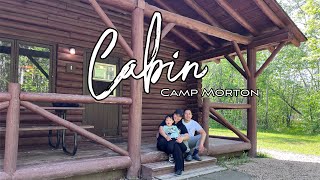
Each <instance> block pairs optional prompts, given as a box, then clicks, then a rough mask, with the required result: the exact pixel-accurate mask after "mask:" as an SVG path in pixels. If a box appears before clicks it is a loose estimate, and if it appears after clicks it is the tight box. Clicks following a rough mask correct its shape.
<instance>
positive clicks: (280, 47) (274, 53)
mask: <svg viewBox="0 0 320 180" xmlns="http://www.w3.org/2000/svg"><path fill="white" fill-rule="evenodd" d="M285 44H286V42H285V41H283V42H281V43H280V44H279V45H278V46H277V48H276V49H275V50H274V51H273V52H272V54H271V55H270V56H269V57H268V59H267V60H266V61H265V62H264V63H263V65H262V66H261V67H260V69H259V70H258V71H257V72H256V73H255V75H254V77H255V78H256V77H258V76H259V75H260V74H261V73H262V72H263V70H264V69H265V68H266V67H267V66H268V64H270V63H271V61H272V60H273V59H274V58H275V56H276V55H277V54H278V52H279V51H280V50H281V49H282V48H283V46H284V45H285Z"/></svg>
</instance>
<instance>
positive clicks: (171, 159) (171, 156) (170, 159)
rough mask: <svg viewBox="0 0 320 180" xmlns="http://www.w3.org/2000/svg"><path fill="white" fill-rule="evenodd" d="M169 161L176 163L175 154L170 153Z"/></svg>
mask: <svg viewBox="0 0 320 180" xmlns="http://www.w3.org/2000/svg"><path fill="white" fill-rule="evenodd" d="M169 162H171V163H174V159H173V155H172V154H169Z"/></svg>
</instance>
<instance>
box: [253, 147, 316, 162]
mask: <svg viewBox="0 0 320 180" xmlns="http://www.w3.org/2000/svg"><path fill="white" fill-rule="evenodd" d="M319 151H320V149H319ZM259 152H262V153H265V154H268V155H269V156H271V157H272V158H274V159H279V160H287V161H299V162H314V163H320V156H313V155H304V154H296V153H291V152H284V151H276V150H270V149H259Z"/></svg>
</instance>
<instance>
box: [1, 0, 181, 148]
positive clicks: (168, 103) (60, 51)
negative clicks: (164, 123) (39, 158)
mask: <svg viewBox="0 0 320 180" xmlns="http://www.w3.org/2000/svg"><path fill="white" fill-rule="evenodd" d="M102 7H103V8H104V9H105V11H106V14H107V15H108V16H109V17H110V19H111V20H112V22H113V23H114V24H115V26H116V28H117V29H118V30H119V32H120V33H121V35H122V36H123V37H124V38H125V39H126V41H127V42H128V44H129V45H130V44H131V42H130V39H131V13H128V12H124V11H121V10H118V9H115V8H112V7H109V6H108V7H106V6H105V5H103V6H102ZM26 9H27V11H26ZM148 23H149V22H147V21H146V24H145V33H146V31H147V29H148ZM0 26H1V28H0V37H11V36H12V37H13V38H17V39H23V40H26V41H31V42H38V43H44V44H54V45H56V47H57V54H56V55H55V56H56V60H57V62H56V63H57V64H56V67H57V69H56V85H55V91H56V92H57V93H72V94H83V75H82V74H83V72H82V70H83V69H82V68H83V61H84V59H85V58H84V56H85V52H91V51H92V48H93V47H94V45H95V43H96V41H97V40H98V38H99V36H100V34H101V33H102V32H103V31H104V30H105V29H106V28H107V27H106V26H105V24H104V23H103V22H102V20H101V19H100V18H99V17H98V15H97V14H96V12H95V11H94V10H93V9H92V8H91V6H90V5H89V4H88V2H87V1H82V0H81V1H80V0H72V1H71V0H59V1H49V0H28V1H19V0H12V1H7V0H0ZM106 42H107V41H106ZM105 44H107V43H105ZM70 47H75V48H76V55H70V54H69V52H68V49H69V48H70ZM178 49H180V50H181V52H180V58H179V59H178V60H175V61H176V65H175V66H176V67H175V69H174V70H173V73H174V74H175V73H176V72H178V71H179V69H180V68H181V67H182V65H183V63H184V61H185V60H186V52H184V51H183V49H181V47H178V46H177V45H176V43H175V42H173V41H170V40H169V39H168V38H164V39H163V40H162V42H161V49H160V53H159V56H158V58H161V59H163V60H164V61H168V60H171V59H172V54H173V53H174V51H175V50H178ZM112 53H113V55H114V56H117V57H120V58H121V59H122V60H123V63H125V62H126V61H127V60H128V59H129V57H128V56H127V55H126V54H125V52H124V51H123V50H122V48H121V47H120V45H119V43H118V44H117V46H116V48H115V49H114V51H113V52H112ZM68 63H73V64H74V65H75V67H76V70H75V71H74V72H73V73H68V72H66V64H68ZM165 75H166V72H165V71H164V72H163V76H162V77H161V79H160V80H159V82H158V84H156V85H151V93H150V94H145V93H144V94H143V111H142V113H143V115H142V130H143V132H142V137H154V135H155V134H156V132H157V126H158V124H159V123H160V122H161V120H162V119H163V117H164V115H165V114H169V113H172V112H173V111H174V109H176V108H185V107H186V98H184V97H170V98H167V97H161V95H160V90H161V89H162V88H170V89H177V90H178V89H186V83H185V82H181V81H180V82H179V81H177V82H175V83H170V82H168V81H167V79H166V76H165ZM122 84H123V88H122V89H123V91H122V93H123V96H125V97H129V95H130V83H129V80H126V81H123V83H122ZM128 112H129V110H128V106H123V114H122V124H121V125H122V135H123V136H124V137H126V136H127V129H128V126H127V125H128V119H129V118H128ZM68 120H70V121H72V122H75V123H77V124H81V122H82V112H79V111H70V114H69V115H68ZM21 123H22V124H47V123H49V121H48V120H46V119H44V118H42V117H40V116H38V115H35V114H33V113H30V112H22V115H21ZM4 124H5V112H1V113H0V125H1V126H3V125H4ZM0 136H1V139H0V141H2V139H3V134H0ZM37 136H39V139H40V138H41V139H43V141H42V140H41V141H39V142H45V143H46V140H45V138H46V137H45V136H47V133H45V132H23V133H21V137H23V138H24V137H28V141H25V140H20V142H24V144H32V143H33V142H38V141H37V140H34V139H35V138H36V137H37ZM29 140H30V142H29Z"/></svg>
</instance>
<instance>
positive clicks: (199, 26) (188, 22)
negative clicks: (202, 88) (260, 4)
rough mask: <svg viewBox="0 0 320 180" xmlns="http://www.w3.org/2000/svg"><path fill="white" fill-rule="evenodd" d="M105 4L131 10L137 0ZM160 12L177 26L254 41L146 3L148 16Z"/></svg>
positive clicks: (104, 0) (145, 11)
mask: <svg viewBox="0 0 320 180" xmlns="http://www.w3.org/2000/svg"><path fill="white" fill-rule="evenodd" d="M99 2H102V3H104V4H108V5H111V6H114V7H118V8H120V9H123V10H127V11H129V12H131V11H132V10H133V9H134V8H135V7H136V1H135V0H100V1H99ZM156 11H158V12H160V13H161V14H162V19H163V21H165V22H168V23H175V24H176V25H177V26H181V27H184V28H187V29H191V30H194V31H198V32H201V33H204V34H207V35H210V36H214V37H218V38H221V39H224V40H227V41H237V42H238V43H241V44H245V45H247V44H249V43H250V42H251V41H252V38H251V37H248V36H243V35H240V34H238V33H234V32H230V31H227V30H225V29H221V28H218V27H215V26H212V25H208V24H206V23H203V22H201V21H198V20H194V19H192V18H188V17H185V16H181V15H179V14H175V13H172V12H169V11H166V10H164V9H161V8H159V7H156V6H153V5H150V4H148V3H145V8H144V13H145V16H147V17H152V15H153V14H154V12H156Z"/></svg>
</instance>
